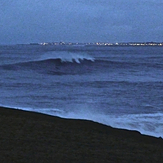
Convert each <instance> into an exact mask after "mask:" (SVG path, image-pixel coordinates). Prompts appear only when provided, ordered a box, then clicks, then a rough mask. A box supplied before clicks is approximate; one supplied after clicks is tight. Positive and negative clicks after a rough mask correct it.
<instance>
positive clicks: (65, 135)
mask: <svg viewBox="0 0 163 163" xmlns="http://www.w3.org/2000/svg"><path fill="white" fill-rule="evenodd" d="M0 122H1V125H0V162H1V163H8V162H10V163H11V162H23V163H25V162H34V163H36V162H39V163H45V162H47V163H50V162H78V163H79V162H81V163H84V162H93V163H95V162H98V163H102V162H104V163H106V162H113V163H116V162H120V163H122V162H130V163H132V162H139V163H140V162H142V163H145V162H147V163H149V162H152V163H157V162H160V163H162V162H163V139H162V138H155V137H151V136H145V135H141V134H140V133H139V132H137V131H129V130H123V129H115V128H112V127H109V126H106V125H102V124H99V123H95V122H92V121H87V120H73V119H62V118H59V117H53V116H49V115H44V114H40V113H34V112H27V111H22V110H14V109H8V108H3V107H1V108H0Z"/></svg>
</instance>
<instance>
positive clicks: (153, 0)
mask: <svg viewBox="0 0 163 163" xmlns="http://www.w3.org/2000/svg"><path fill="white" fill-rule="evenodd" d="M60 41H63V42H111V43H115V42H137V41H139V42H148V41H157V42H163V0H46V1H45V0H26V1H22V0H16V1H13V0H0V44H19V43H23V44H25V43H31V42H38V43H41V42H60Z"/></svg>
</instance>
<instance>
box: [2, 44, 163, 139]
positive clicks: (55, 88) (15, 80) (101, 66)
mask: <svg viewBox="0 0 163 163" xmlns="http://www.w3.org/2000/svg"><path fill="white" fill-rule="evenodd" d="M0 105H1V106H8V107H12V108H19V109H23V110H29V111H36V112H42V113H46V114H50V115H57V116H60V117H66V118H75V119H76V118H77V119H89V120H93V121H97V122H100V123H103V124H107V125H110V126H113V127H118V128H126V129H132V130H138V131H140V132H141V133H143V134H147V135H153V136H157V137H159V136H161V137H163V47H147V46H146V47H119V46H116V47H102V46H101V47H100V46H97V47H84V46H81V47H77V46H40V45H36V46H33V45H13V46H0Z"/></svg>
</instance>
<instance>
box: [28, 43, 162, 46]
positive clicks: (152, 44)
mask: <svg viewBox="0 0 163 163" xmlns="http://www.w3.org/2000/svg"><path fill="white" fill-rule="evenodd" d="M30 45H43V46H47V45H53V46H57V45H63V46H65V45H67V46H163V42H124V43H108V42H96V43H72V42H43V43H30Z"/></svg>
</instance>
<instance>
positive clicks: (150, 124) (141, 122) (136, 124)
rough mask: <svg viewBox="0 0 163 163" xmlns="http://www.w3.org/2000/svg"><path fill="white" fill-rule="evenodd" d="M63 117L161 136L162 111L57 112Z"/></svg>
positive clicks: (162, 128)
mask: <svg viewBox="0 0 163 163" xmlns="http://www.w3.org/2000/svg"><path fill="white" fill-rule="evenodd" d="M58 116H61V117H63V118H73V119H87V120H93V121H95V122H99V123H102V124H106V125H109V126H112V127H116V128H123V129H129V130H137V131H139V132H140V133H142V134H145V135H151V136H155V137H163V113H154V114H128V115H107V114H100V113H92V112H89V111H88V112H68V113H62V114H58Z"/></svg>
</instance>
